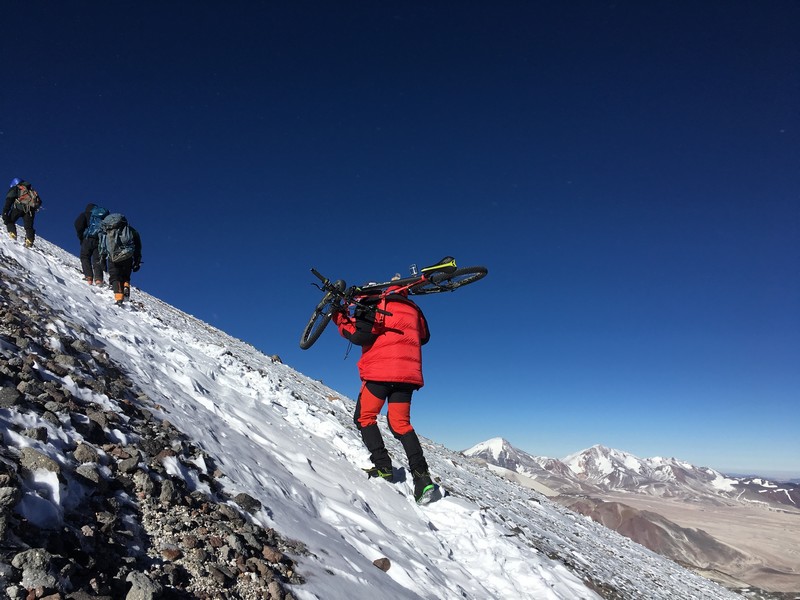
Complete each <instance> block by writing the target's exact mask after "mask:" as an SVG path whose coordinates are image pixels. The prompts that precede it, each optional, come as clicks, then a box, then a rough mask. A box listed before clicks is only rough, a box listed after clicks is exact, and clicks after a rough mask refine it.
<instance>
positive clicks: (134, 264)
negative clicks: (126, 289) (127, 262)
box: [131, 260, 142, 273]
mask: <svg viewBox="0 0 800 600" xmlns="http://www.w3.org/2000/svg"><path fill="white" fill-rule="evenodd" d="M141 266H142V265H141V263H140V262H139V261H138V260H137V261H136V262H134V263H133V267H132V268H131V271H133V272H134V273H136V271H138V270H139V269H140V268H141Z"/></svg>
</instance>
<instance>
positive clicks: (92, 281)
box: [86, 277, 94, 285]
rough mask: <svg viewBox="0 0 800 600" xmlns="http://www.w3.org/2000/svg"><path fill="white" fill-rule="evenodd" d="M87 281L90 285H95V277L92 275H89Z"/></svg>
mask: <svg viewBox="0 0 800 600" xmlns="http://www.w3.org/2000/svg"><path fill="white" fill-rule="evenodd" d="M86 283H88V284H89V285H94V279H92V278H91V277H87V278H86Z"/></svg>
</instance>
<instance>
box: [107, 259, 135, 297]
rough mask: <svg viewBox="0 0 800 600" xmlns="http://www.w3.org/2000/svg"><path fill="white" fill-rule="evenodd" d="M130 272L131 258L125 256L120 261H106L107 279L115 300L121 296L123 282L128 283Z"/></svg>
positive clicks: (131, 267)
mask: <svg viewBox="0 0 800 600" xmlns="http://www.w3.org/2000/svg"><path fill="white" fill-rule="evenodd" d="M132 272H133V259H132V258H126V259H125V260H121V261H120V262H113V261H111V260H109V261H108V279H109V281H110V282H111V287H112V289H113V290H114V296H115V297H116V299H117V300H119V299H121V298H122V294H123V293H124V292H125V284H126V283H127V284H128V285H130V283H131V273H132Z"/></svg>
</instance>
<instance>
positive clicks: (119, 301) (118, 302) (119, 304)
mask: <svg viewBox="0 0 800 600" xmlns="http://www.w3.org/2000/svg"><path fill="white" fill-rule="evenodd" d="M114 304H116V305H117V306H122V298H120V299H119V300H117V301H116V302H114Z"/></svg>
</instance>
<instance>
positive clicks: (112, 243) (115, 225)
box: [100, 213, 142, 306]
mask: <svg viewBox="0 0 800 600" xmlns="http://www.w3.org/2000/svg"><path fill="white" fill-rule="evenodd" d="M100 258H107V259H108V278H109V280H110V282H111V287H112V289H113V290H114V302H115V304H116V305H117V306H122V303H123V302H124V301H125V299H126V298H130V295H131V273H132V272H135V271H138V270H139V267H140V266H141V264H142V240H141V238H140V237H139V232H138V231H136V230H135V229H134V228H133V227H131V226H130V225H129V224H128V219H126V218H125V215H121V214H120V213H111V214H110V215H108V216H107V217H106V218H104V219H103V221H102V222H101V224H100Z"/></svg>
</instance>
